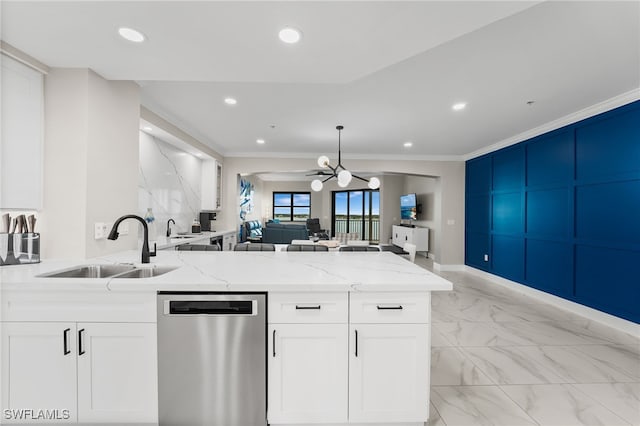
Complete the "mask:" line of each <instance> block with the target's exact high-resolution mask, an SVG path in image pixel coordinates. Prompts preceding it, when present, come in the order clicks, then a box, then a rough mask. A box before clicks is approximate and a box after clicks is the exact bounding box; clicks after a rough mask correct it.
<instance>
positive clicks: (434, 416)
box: [426, 402, 447, 426]
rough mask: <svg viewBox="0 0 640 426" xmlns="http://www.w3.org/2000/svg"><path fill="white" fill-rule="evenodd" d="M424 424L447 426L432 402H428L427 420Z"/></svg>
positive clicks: (428, 425)
mask: <svg viewBox="0 0 640 426" xmlns="http://www.w3.org/2000/svg"><path fill="white" fill-rule="evenodd" d="M426 426H447V424H446V423H445V422H444V420H442V417H440V413H438V410H436V407H435V406H434V405H433V403H432V402H429V421H428V422H427V424H426Z"/></svg>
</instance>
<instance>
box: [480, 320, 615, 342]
mask: <svg viewBox="0 0 640 426" xmlns="http://www.w3.org/2000/svg"><path fill="white" fill-rule="evenodd" d="M492 326H493V327H495V328H496V329H499V330H507V331H510V332H511V333H513V334H515V335H517V336H518V337H520V338H522V339H523V340H528V341H529V342H530V343H529V344H533V345H548V346H551V345H559V346H564V345H592V344H607V343H610V342H608V341H606V340H603V339H600V338H598V337H595V336H594V335H593V333H591V332H589V331H588V330H586V329H582V328H580V327H576V326H575V324H573V322H570V321H569V322H558V321H556V322H550V321H548V322H529V321H519V322H497V323H494V324H492Z"/></svg>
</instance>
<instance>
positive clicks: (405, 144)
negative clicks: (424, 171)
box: [402, 141, 413, 148]
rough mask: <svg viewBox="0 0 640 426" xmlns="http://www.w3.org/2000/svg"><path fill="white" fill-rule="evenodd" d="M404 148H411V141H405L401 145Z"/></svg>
mask: <svg viewBox="0 0 640 426" xmlns="http://www.w3.org/2000/svg"><path fill="white" fill-rule="evenodd" d="M402 145H403V146H404V147H405V148H411V147H412V146H413V142H411V141H407V142H405V143H403V144H402Z"/></svg>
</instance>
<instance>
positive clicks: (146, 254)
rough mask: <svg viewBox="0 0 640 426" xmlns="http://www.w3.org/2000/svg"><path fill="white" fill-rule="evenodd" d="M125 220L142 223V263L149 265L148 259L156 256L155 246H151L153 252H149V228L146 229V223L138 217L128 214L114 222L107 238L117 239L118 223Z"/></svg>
mask: <svg viewBox="0 0 640 426" xmlns="http://www.w3.org/2000/svg"><path fill="white" fill-rule="evenodd" d="M125 219H136V220H138V221H139V222H140V223H142V227H143V228H144V237H143V240H142V263H149V262H150V259H149V258H150V257H151V256H155V255H156V244H155V243H154V244H153V252H149V228H148V227H147V222H146V221H145V220H144V219H143V218H141V217H140V216H136V215H134V214H128V215H125V216H122V217H120V218H118V220H116V222H115V223H114V224H113V227H112V228H111V232H109V236H108V237H107V238H109V239H110V240H117V239H118V235H119V234H118V226H119V225H120V222H122V221H123V220H125Z"/></svg>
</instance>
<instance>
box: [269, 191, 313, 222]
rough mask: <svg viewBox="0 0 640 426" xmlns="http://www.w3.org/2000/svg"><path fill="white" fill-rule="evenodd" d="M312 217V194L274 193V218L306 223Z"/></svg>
mask: <svg viewBox="0 0 640 426" xmlns="http://www.w3.org/2000/svg"><path fill="white" fill-rule="evenodd" d="M310 217H311V193H310V192H274V193H273V218H274V219H280V220H282V221H306V220H307V219H309V218H310Z"/></svg>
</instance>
